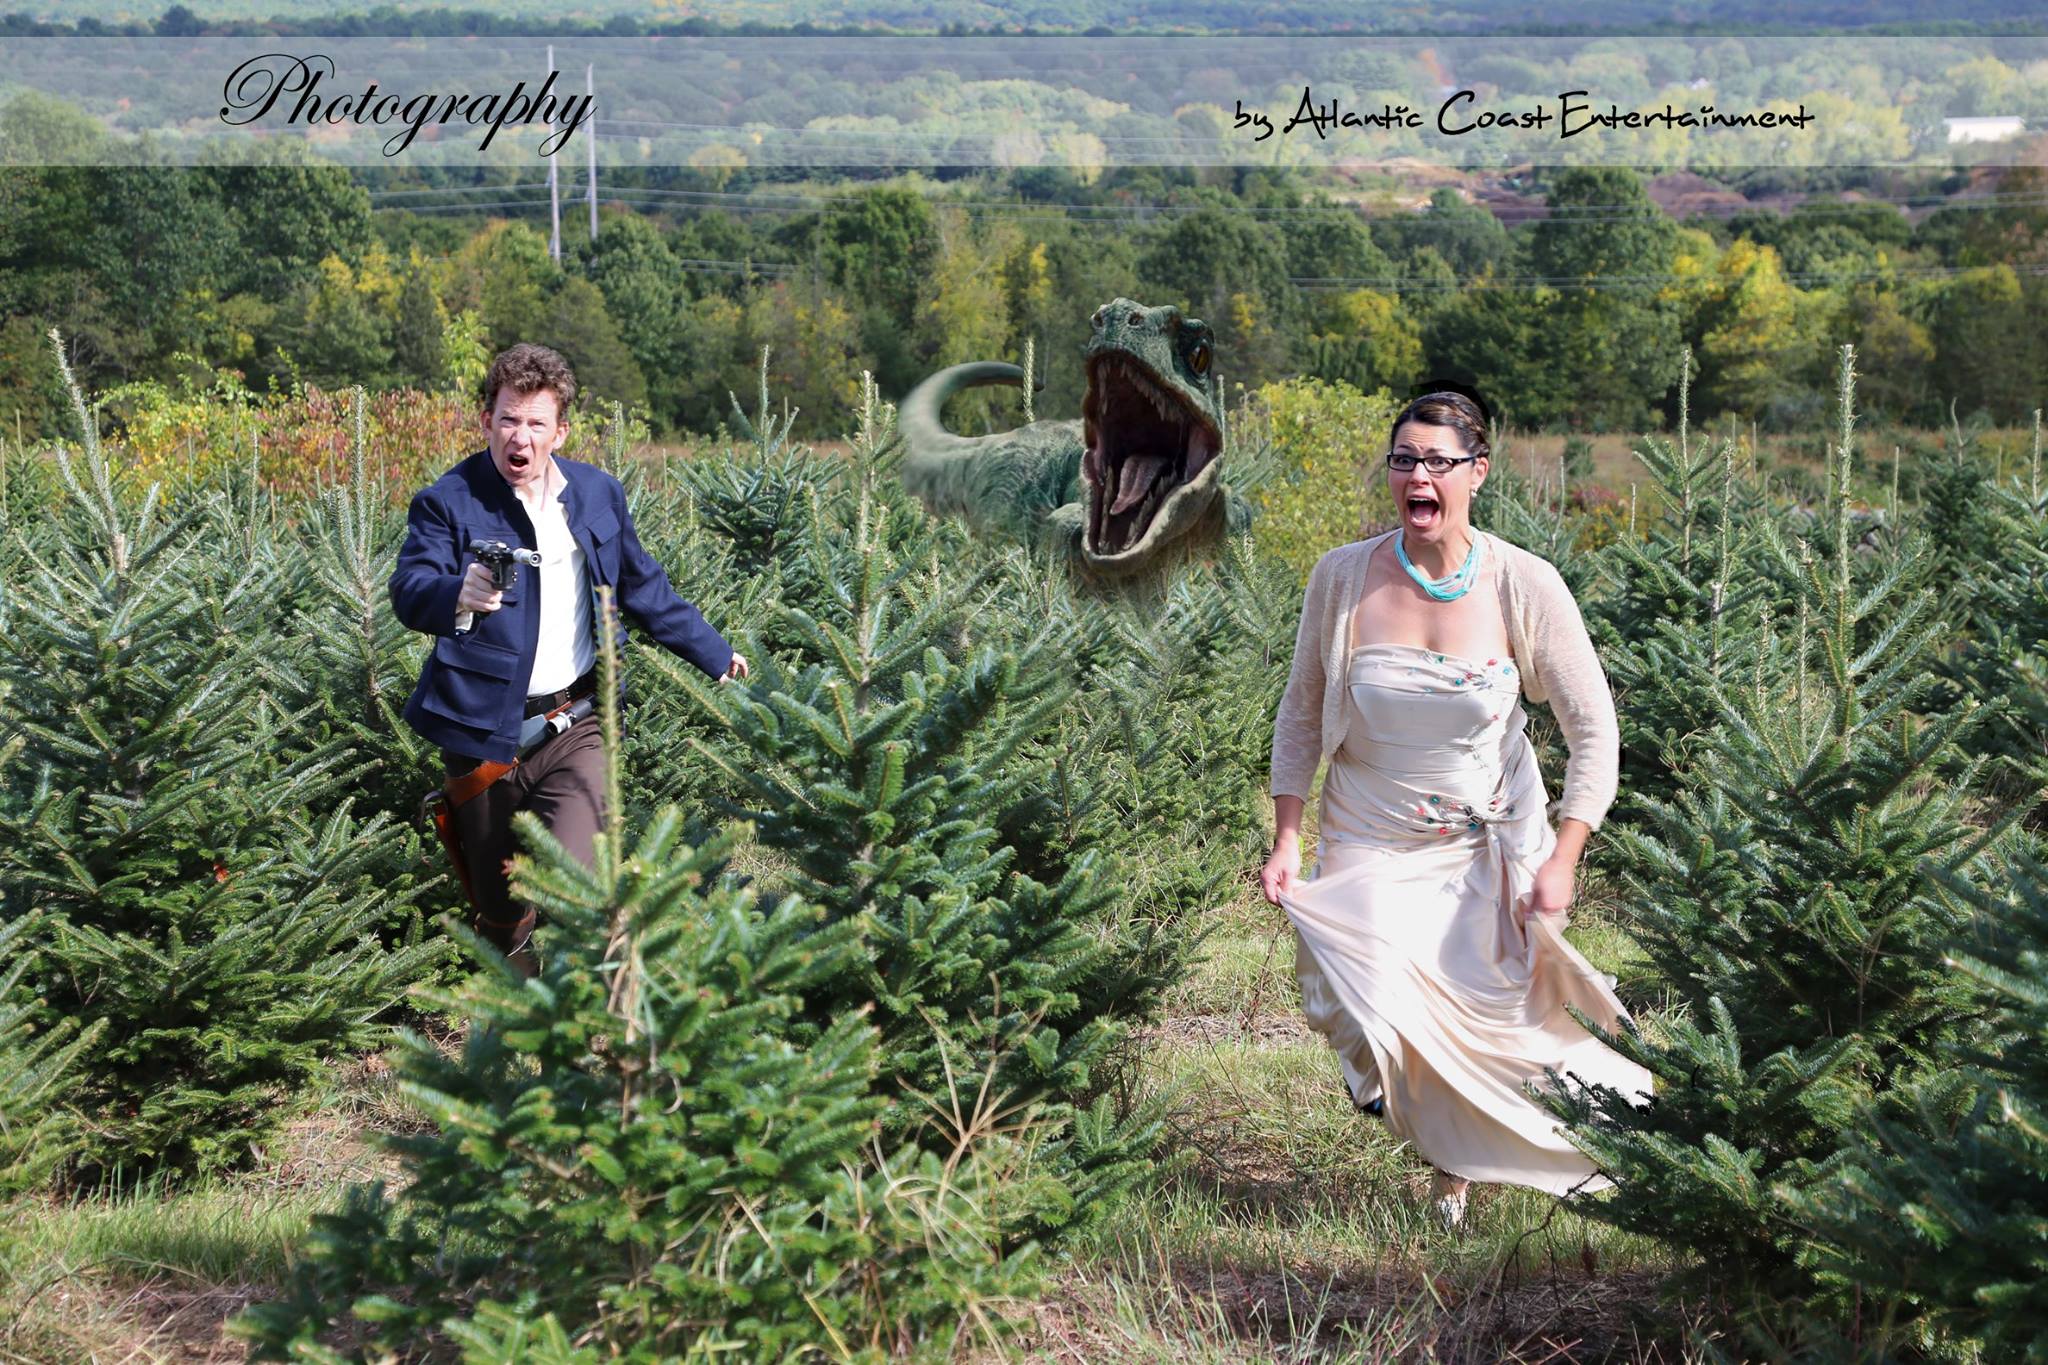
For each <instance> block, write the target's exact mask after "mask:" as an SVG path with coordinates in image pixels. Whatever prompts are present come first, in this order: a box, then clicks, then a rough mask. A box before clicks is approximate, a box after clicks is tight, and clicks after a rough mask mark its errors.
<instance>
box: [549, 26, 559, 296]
mask: <svg viewBox="0 0 2048 1365" xmlns="http://www.w3.org/2000/svg"><path fill="white" fill-rule="evenodd" d="M554 72H555V45H554V44H553V43H549V44H548V74H549V75H551V76H552V75H553V74H554ZM560 150H562V149H561V148H560V147H557V148H555V151H557V152H559V151H560ZM548 223H549V227H548V259H549V260H551V261H553V262H554V263H555V264H556V265H560V264H561V263H562V187H561V183H560V181H559V180H558V179H557V177H556V175H555V158H554V156H553V155H552V154H550V155H549V157H548Z"/></svg>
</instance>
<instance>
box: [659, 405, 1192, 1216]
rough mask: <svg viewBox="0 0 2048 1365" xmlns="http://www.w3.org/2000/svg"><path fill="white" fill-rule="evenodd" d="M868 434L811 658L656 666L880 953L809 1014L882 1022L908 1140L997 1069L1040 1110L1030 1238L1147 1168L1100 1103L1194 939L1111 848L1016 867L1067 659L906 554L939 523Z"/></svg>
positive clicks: (797, 884) (805, 868) (765, 830)
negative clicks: (1120, 891)
mask: <svg viewBox="0 0 2048 1365" xmlns="http://www.w3.org/2000/svg"><path fill="white" fill-rule="evenodd" d="M863 432H864V436H863V440H862V442H861V446H860V449H858V450H857V451H856V455H855V469H854V470H853V472H852V474H851V475H850V482H851V486H850V488H849V491H848V494H847V496H848V499H849V500H850V502H851V509H850V510H851V518H850V524H849V525H846V526H844V527H843V528H832V527H828V526H827V524H826V522H825V520H824V518H823V517H814V518H812V519H811V522H810V526H809V527H808V528H807V529H808V534H807V535H806V537H805V539H804V541H803V544H802V547H801V554H802V557H803V558H804V559H805V560H806V561H807V563H806V565H805V567H804V568H803V569H802V570H801V571H800V574H801V577H802V578H803V579H804V580H805V581H807V582H808V583H810V584H812V585H814V591H815V593H816V594H817V596H818V597H819V598H821V599H822V600H823V603H824V609H823V610H821V611H820V612H818V613H817V614H816V615H813V614H812V613H811V612H809V611H806V610H804V609H803V608H801V607H798V606H789V607H786V608H785V609H784V611H783V613H782V615H781V619H780V622H779V629H780V631H781V632H782V633H783V634H784V635H785V636H786V637H787V638H790V639H793V640H794V641H795V642H796V647H795V648H794V649H792V650H790V651H788V652H787V656H786V657H778V654H777V652H774V651H767V650H762V651H757V652H756V653H755V654H750V657H754V658H756V662H755V666H754V667H755V671H754V676H753V677H752V678H750V679H748V680H747V682H746V683H745V684H742V685H728V686H724V687H718V686H713V685H711V684H708V683H707V682H705V681H704V680H703V679H701V677H697V676H694V675H692V674H690V672H689V671H688V670H686V669H682V668H679V667H677V666H676V665H675V664H674V663H673V662H672V661H670V660H666V659H662V658H659V657H655V658H653V659H651V663H652V664H653V665H654V666H655V667H656V668H657V669H658V670H660V671H662V672H664V673H665V674H666V675H667V676H668V677H669V679H670V681H671V683H672V684H673V685H674V686H676V687H677V688H678V689H680V690H681V691H683V692H685V693H687V694H689V695H690V696H692V697H693V698H694V700H695V702H696V704H697V705H698V706H699V707H700V708H701V709H702V710H703V711H705V712H706V713H708V714H710V715H712V716H713V717H715V719H716V720H717V722H718V723H719V725H720V726H722V727H723V728H724V730H725V732H726V735H725V738H724V739H722V740H721V741H718V742H713V743H705V742H701V741H700V742H698V744H697V748H698V751H699V752H700V753H702V754H703V755H704V756H705V757H706V758H708V759H709V760H710V762H711V763H712V764H713V765H714V766H715V767H716V768H717V770H718V771H719V773H720V774H721V775H722V778H723V781H724V783H725V784H726V791H727V793H729V794H726V795H722V796H719V797H717V798H716V799H717V800H718V801H719V803H720V805H721V807H722V808H723V809H725V810H726V811H728V812H729V813H731V814H734V815H738V816H740V817H742V818H745V819H747V820H749V821H750V822H752V823H753V825H754V826H755V828H756V831H757V838H758V839H759V841H760V843H761V844H762V845H763V846H764V847H765V848H766V849H769V850H773V851H774V853H775V854H776V855H777V856H778V857H779V858H780V859H784V860H786V861H787V864H788V872H787V874H786V877H785V878H784V879H783V880H785V881H786V885H787V887H788V889H789V890H791V891H793V892H794V893H796V894H798V895H800V896H802V897H803V898H804V899H805V900H808V901H813V902H815V903H817V904H819V905H821V906H822V907H824V909H825V911H826V915H827V919H828V922H829V923H831V924H834V925H842V924H853V925H857V926H859V930H860V936H861V939H860V941H861V945H862V951H861V953H860V954H858V955H857V956H856V957H854V958H851V959H849V960H848V962H847V965H846V967H845V969H844V970H842V971H840V972H838V973H835V974H834V975H833V976H832V977H831V978H830V979H829V980H827V981H825V982H823V983H821V984H820V985H819V986H818V987H817V988H814V989H813V990H811V991H809V992H807V993H806V996H805V1002H806V1005H805V1008H806V1017H807V1018H808V1019H809V1021H810V1023H811V1026H812V1027H814V1028H818V1029H823V1028H824V1027H826V1026H827V1025H828V1024H829V1022H830V1021H831V1020H833V1019H836V1018H838V1017H840V1016H841V1015H843V1014H845V1013H847V1012H849V1011H853V1010H859V1009H865V1008H872V1009H873V1011H874V1021H875V1024H876V1025H877V1027H878V1028H879V1029H880V1031H881V1036H882V1048H883V1051H882V1059H881V1082H880V1083H881V1086H882V1090H883V1093H884V1094H886V1095H887V1096H889V1097H890V1098H891V1100H892V1101H896V1102H897V1104H898V1107H897V1108H896V1109H895V1110H894V1111H892V1117H891V1120H890V1121H891V1123H892V1124H897V1125H900V1124H903V1123H905V1122H907V1121H909V1120H910V1119H911V1118H912V1117H914V1116H915V1115H916V1114H917V1113H918V1112H919V1110H920V1108H921V1105H920V1103H919V1102H918V1098H917V1097H920V1096H922V1097H926V1098H927V1099H928V1098H929V1097H931V1096H933V1095H936V1094H940V1093H943V1092H945V1091H946V1090H948V1089H949V1088H950V1084H951V1079H952V1078H957V1077H959V1076H961V1075H983V1074H987V1075H989V1076H990V1077H991V1078H992V1079H991V1084H990V1087H989V1091H988V1093H989V1095H991V1096H992V1097H995V1098H994V1100H993V1101H992V1102H995V1103H998V1104H999V1105H1000V1106H1001V1107H1002V1108H1004V1109H1011V1108H1015V1109H1017V1110H1019V1111H1020V1112H1021V1111H1022V1110H1023V1109H1024V1108H1026V1107H1029V1106H1042V1118H1043V1122H1044V1124H1045V1125H1046V1127H1045V1129H1044V1131H1042V1132H1041V1134H1040V1137H1039V1139H1038V1140H1039V1141H1040V1143H1041V1145H1042V1147H1043V1148H1045V1149H1047V1150H1048V1152H1049V1155H1048V1156H1047V1158H1046V1160H1047V1161H1048V1162H1049V1164H1050V1165H1051V1167H1052V1168H1053V1169H1055V1170H1057V1171H1059V1172H1060V1176H1061V1179H1062V1180H1063V1181H1064V1188H1061V1187H1058V1186H1052V1185H1048V1186H1044V1187H1040V1190H1039V1192H1038V1194H1037V1195H1036V1196H1033V1195H1031V1194H1030V1193H1029V1192H1027V1191H1025V1190H1019V1191H1017V1192H1016V1195H1015V1198H1014V1199H1013V1200H1012V1201H1011V1204H1010V1207H1009V1208H1008V1209H1007V1210H1006V1216H1007V1217H1008V1218H1009V1220H1010V1228H1011V1230H1012V1233H1013V1234H1014V1235H1018V1236H1022V1235H1032V1234H1035V1233H1037V1232H1041V1231H1044V1230H1048V1229H1051V1228H1057V1227H1059V1226H1061V1225H1064V1224H1066V1223H1068V1222H1071V1221H1080V1220H1084V1219H1086V1218H1088V1217H1091V1216H1093V1214H1094V1213H1095V1212H1096V1211H1097V1210H1098V1209H1099V1208H1100V1206H1101V1204H1102V1201H1103V1199H1104V1198H1105V1196H1106V1195H1107V1194H1109V1193H1110V1192H1111V1191H1113V1190H1114V1189H1116V1188H1118V1187H1119V1186H1122V1185H1125V1184H1128V1183H1129V1182H1130V1181H1132V1180H1134V1179H1136V1178H1137V1177H1138V1176H1139V1175H1140V1174H1142V1173H1143V1171H1144V1170H1145V1169H1147V1156H1148V1154H1149V1152H1150V1151H1151V1149H1152V1148H1153V1146H1154V1145H1155V1144H1156V1141H1157V1137H1158V1133H1159V1125H1158V1122H1157V1116H1156V1114H1154V1113H1152V1112H1150V1111H1145V1112H1141V1113H1139V1114H1135V1115H1128V1116H1124V1117H1123V1118H1121V1119H1120V1118H1119V1117H1118V1116H1117V1115H1116V1114H1115V1112H1114V1110H1113V1108H1112V1106H1111V1105H1110V1103H1109V1101H1108V1099H1107V1097H1104V1096H1099V1095H1098V1094H1097V1092H1098V1091H1099V1090H1100V1089H1101V1087H1102V1085H1103V1083H1104V1081H1105V1080H1106V1079H1107V1077H1106V1074H1105V1067H1106V1064H1107V1063H1108V1062H1109V1061H1110V1060H1111V1058H1112V1055H1113V1052H1114V1049H1115V1048H1116V1046H1117V1044H1118V1043H1119V1042H1120V1040H1121V1039H1122V1038H1123V1037H1124V1036H1125V1034H1126V1031H1127V1027H1128V1024H1129V1023H1130V1022H1131V1021H1134V1020H1138V1019H1142V1018H1144V1017H1146V1016H1147V1015H1148V1014H1149V1013H1151V1012H1152V1011H1153V1010H1155V1009H1156V1007H1157V1002H1158V999H1159V995H1160V992H1161V990H1162V989H1163V988H1164V986H1165V984H1166V983H1167V982H1168V981H1170V980H1171V979H1172V977H1173V975H1174V974H1175V973H1176V972H1177V970H1178V968H1179V967H1180V965H1181V962H1182V960H1183V957H1184V954H1185V952H1186V950H1187V946H1186V944H1185V942H1183V941H1182V940H1180V939H1179V938H1177V937H1175V936H1161V935H1158V934H1157V933H1156V932H1155V931H1154V929H1152V928H1148V927H1145V926H1142V925H1139V924H1137V923H1135V922H1133V919H1132V917H1131V916H1129V915H1128V914H1127V913H1125V911H1124V908H1123V907H1121V906H1120V905H1119V904H1118V900H1117V895H1116V890H1115V888H1116V884H1117V883H1116V879H1114V878H1112V877H1111V876H1109V875H1107V874H1106V872H1105V871H1104V867H1103V861H1102V859H1101V858H1100V857H1099V856H1098V855H1097V854H1095V853H1093V852H1092V851H1085V850H1084V851H1083V852H1082V853H1081V854H1080V855H1079V856H1078V857H1076V858H1074V859H1073V860H1072V861H1071V863H1070V864H1068V865H1067V866H1065V867H1064V869H1063V871H1062V873H1061V875H1060V876H1059V877H1058V879H1057V880H1056V881H1054V882H1052V883H1041V882H1039V881H1037V880H1035V879H1034V878H1032V877H1030V876H1027V875H1024V874H1023V873H1021V872H1019V871H1018V870H1017V869H1016V867H1015V857H1016V855H1015V850H1013V849H1012V848H1010V847H1008V846H1006V845H1004V844H1002V843H1001V842H1000V836H999V831H1000V829H1001V828H1002V827H1003V825H1004V824H1005V823H1006V819H1007V817H1008V815H1009V814H1010V813H1011V812H1013V811H1015V810H1016V809H1017V807H1018V806H1019V805H1020V803H1022V802H1024V801H1025V800H1026V799H1027V794H1028V793H1029V792H1030V790H1031V789H1032V788H1033V787H1034V785H1035V784H1036V783H1038V782H1039V781H1041V780H1042V775H1041V772H1040V770H1039V769H1038V768H1037V767H1035V766H1034V765H1030V764H1027V763H1022V762H1018V761H1017V757H1018V755H1019V754H1020V752H1021V750H1022V749H1023V746H1025V745H1026V744H1027V743H1028V742H1029V741H1030V740H1032V739H1033V738H1034V737H1036V736H1039V735H1042V734H1043V733H1045V732H1046V731H1047V730H1048V729H1049V728H1050V727H1051V725H1052V723H1053V718H1054V717H1055V716H1056V715H1057V714H1058V712H1059V711H1060V709H1061V708H1062V707H1063V706H1064V705H1067V704H1069V702H1070V698H1071V695H1072V684H1071V683H1070V681H1068V679H1067V677H1066V664H1065V661H1064V657H1063V656H1064V655H1065V654H1066V653H1067V651H1066V650H1065V649H1064V647H1063V646H1064V644H1065V642H1064V641H1063V640H1062V639H1060V638H1059V637H1058V635H1056V634H1055V633H1053V632H1050V631H1047V630H1044V629H1042V628H1040V627H1039V625H1038V623H1034V622H1030V621H1027V620H1025V619H1023V618H1022V617H1021V615H1020V614H1019V613H1017V612H1015V611H1014V609H1007V610H1006V609H1005V608H1004V607H1003V606H1002V605H1001V604H1000V603H998V602H996V601H993V600H990V599H988V598H986V597H985V596H984V595H983V587H984V576H983V575H977V574H974V573H971V572H970V573H964V574H963V573H959V572H957V571H956V572H953V573H948V572H946V571H945V568H944V566H942V565H940V564H939V563H937V562H935V561H928V560H924V559H922V558H919V557H917V556H916V555H914V554H912V555H900V554H899V553H898V552H897V551H896V550H894V549H893V548H892V546H893V545H896V544H898V543H902V541H903V538H902V537H901V536H899V535H898V534H897V533H894V532H892V530H891V528H890V524H889V523H890V522H891V520H892V519H893V517H894V516H895V515H906V516H915V517H922V516H923V513H922V511H921V510H918V511H911V510H910V509H903V510H902V511H901V512H900V513H898V512H897V511H896V510H895V509H894V508H892V507H891V505H890V504H889V502H888V501H886V497H885V495H884V494H883V493H882V492H880V491H879V490H878V488H877V483H878V471H877V469H876V467H875V464H874V462H873V456H874V455H875V454H876V453H877V452H878V451H880V450H882V449H884V448H885V447H886V446H887V443H888V441H889V436H888V433H887V432H886V430H885V429H884V424H882V423H879V422H877V421H876V420H874V418H873V416H872V414H870V417H869V419H868V420H866V421H864V422H863ZM909 539H910V543H911V544H912V545H913V546H916V547H918V548H923V546H922V545H920V544H919V542H918V539H917V538H916V537H914V536H913V537H910V538H909ZM934 641H937V642H939V643H936V644H935V643H934ZM942 644H943V645H946V646H950V649H951V652H948V650H947V649H944V648H941V647H940V646H941V645H942ZM1091 1098H1093V1099H1094V1103H1093V1104H1092V1105H1089V1106H1088V1107H1087V1108H1086V1109H1085V1112H1084V1111H1083V1110H1082V1108H1081V1106H1083V1105H1086V1104H1087V1102H1088V1101H1089V1100H1090V1099H1091Z"/></svg>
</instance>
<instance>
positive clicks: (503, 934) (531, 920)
mask: <svg viewBox="0 0 2048 1365" xmlns="http://www.w3.org/2000/svg"><path fill="white" fill-rule="evenodd" d="M539 919H540V917H539V915H537V914H536V913H535V912H534V911H533V909H532V908H531V907H528V908H527V909H526V911H525V913H523V914H522V915H520V917H519V918H518V919H517V920H515V921H513V922H512V923H511V924H505V923H502V922H500V921H496V920H488V919H485V918H484V917H483V916H482V915H478V916H477V917H476V921H475V925H476V931H477V933H478V934H480V935H482V937H483V938H484V939H485V940H486V941H487V942H489V943H490V945H491V946H492V947H493V948H496V949H497V950H498V951H499V952H501V953H503V954H504V955H505V960H506V961H507V962H510V963H511V964H512V968H513V970H514V971H516V972H518V973H519V974H520V975H521V976H523V977H525V978H526V979H527V980H529V981H530V980H532V979H533V978H534V977H536V976H539V975H540V959H539V958H538V957H536V956H535V955H534V951H533V930H534V926H535V924H537V923H538V922H539Z"/></svg>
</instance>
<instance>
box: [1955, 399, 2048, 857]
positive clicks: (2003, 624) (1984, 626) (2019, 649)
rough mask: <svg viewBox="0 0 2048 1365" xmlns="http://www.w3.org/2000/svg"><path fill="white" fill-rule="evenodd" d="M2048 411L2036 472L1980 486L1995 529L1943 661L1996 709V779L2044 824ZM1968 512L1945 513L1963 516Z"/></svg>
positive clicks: (1981, 510)
mask: <svg viewBox="0 0 2048 1365" xmlns="http://www.w3.org/2000/svg"><path fill="white" fill-rule="evenodd" d="M2041 455H2042V451H2041V424H2040V414H2039V413H2038V412H2037V413H2036V414H2034V448H2033V452H2032V460H2031V462H2030V466H2029V470H2028V475H2027V478H2026V480H2025V481H2024V482H2021V481H2019V480H2017V479H2016V480H2014V481H2013V483H2012V484H2011V486H2009V487H2005V488H1997V489H1994V488H1992V487H1991V486H1990V483H1989V481H1988V480H1979V481H1977V482H1975V483H1973V484H1972V485H1971V491H1972V494H1973V496H1972V497H1971V498H1970V499H1969V501H1968V508H1969V515H1970V516H1971V517H1972V518H1973V519H1975V520H1973V521H1972V522H1971V523H1969V524H1971V525H1982V524H1989V525H1990V526H1991V527H1992V528H1993V529H1992V530H1990V531H1989V532H1988V533H1987V534H1986V539H1985V541H1984V542H1982V543H1978V544H1972V545H1971V546H1970V547H1969V548H1970V550H1971V553H1970V554H1967V555H1964V556H1960V558H1961V559H1962V561H1963V562H1964V563H1966V564H1969V565H1971V566H1972V567H1971V569H1970V571H1969V572H1968V573H1967V574H1966V581H1965V583H1964V584H1963V585H1961V587H1960V588H1959V595H1960V596H1961V598H1962V601H1963V603H1964V620H1965V624H1966V629H1965V631H1964V632H1963V638H1962V640H1961V642H1960V644H1959V646H1958V647H1957V648H1956V649H1955V650H1954V651H1953V652H1952V653H1950V654H1949V655H1948V656H1946V657H1945V658H1944V659H1943V661H1942V673H1943V675H1944V676H1945V677H1946V678H1947V679H1949V680H1950V682H1951V684H1952V687H1953V691H1954V694H1955V696H1956V697H1957V698H1958V699H1959V698H1962V697H1968V698H1972V699H1975V700H1976V701H1979V702H1981V703H1983V704H1985V705H1987V706H1991V707H1994V708H1995V709H1996V714H1995V715H1994V717H1993V719H1992V720H1991V722H1990V723H1989V724H1988V725H1987V726H1986V729H1985V747H1986V748H1987V749H1988V750H1989V751H1990V752H1992V753H1993V754H1995V755H1997V757H1998V758H1999V760H2000V763H2001V772H2000V773H1999V775H1998V781H1997V783H1996V786H1997V788H1998V791H1999V794H2000V795H2001V796H2003V797H2004V798H2005V799H2007V800H2011V801H2016V802H2018V803H2020V804H2021V805H2023V806H2026V807H2029V808H2031V814H2030V816H2029V820H2030V823H2034V824H2036V825H2037V826H2038V824H2039V822H2040V820H2041V818H2042V815H2043V807H2042V801H2043V797H2044V795H2048V488H2044V487H2043V485H2042V481H2041V474H2042V470H2041ZM1959 512H1960V509H1949V510H1948V511H1947V512H1944V513H1942V514H1941V515H1942V516H1944V517H1946V518H1948V519H1950V520H1954V519H1956V518H1957V517H1958V515H1959Z"/></svg>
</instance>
